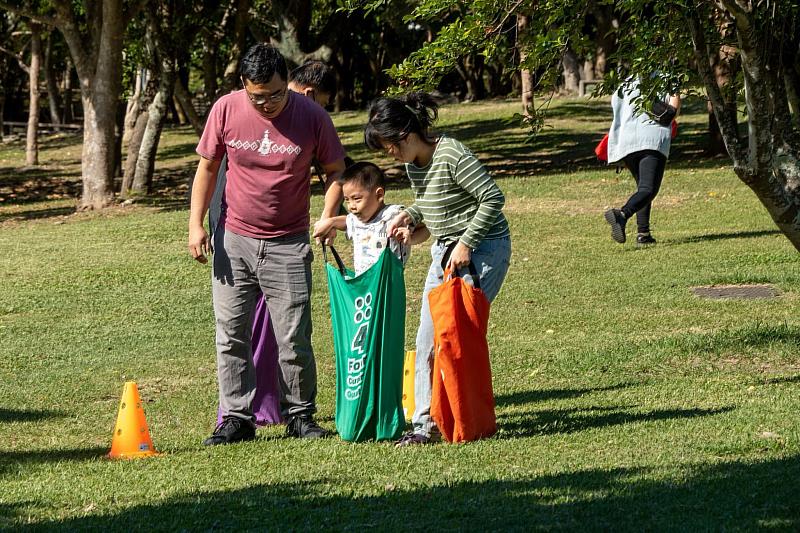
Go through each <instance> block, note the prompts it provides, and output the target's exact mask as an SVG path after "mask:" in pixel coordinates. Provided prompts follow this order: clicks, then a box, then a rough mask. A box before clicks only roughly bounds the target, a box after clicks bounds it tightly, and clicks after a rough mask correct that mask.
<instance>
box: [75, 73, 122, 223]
mask: <svg viewBox="0 0 800 533" xmlns="http://www.w3.org/2000/svg"><path fill="white" fill-rule="evenodd" d="M81 93H82V96H81V100H82V102H83V154H82V156H81V157H82V160H81V174H82V176H83V196H82V198H81V206H80V208H81V209H101V208H103V207H107V206H108V205H109V204H111V202H112V201H113V200H114V129H115V127H116V124H115V120H114V119H115V113H114V111H115V109H116V104H117V98H116V97H117V94H119V91H118V90H115V91H114V92H113V93H111V92H110V91H109V93H107V92H105V91H102V92H101V91H99V90H98V91H94V90H92V89H90V88H88V87H87V88H83V89H82V90H81Z"/></svg>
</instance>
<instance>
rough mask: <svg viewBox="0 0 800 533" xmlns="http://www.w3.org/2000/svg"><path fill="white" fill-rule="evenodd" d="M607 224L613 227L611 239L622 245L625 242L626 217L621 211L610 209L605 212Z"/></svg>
mask: <svg viewBox="0 0 800 533" xmlns="http://www.w3.org/2000/svg"><path fill="white" fill-rule="evenodd" d="M604 216H605V218H606V222H608V223H609V224H610V225H611V238H612V239H614V240H615V241H617V242H618V243H620V244H622V243H623V242H625V222H627V221H626V220H625V215H624V214H623V213H622V211H620V210H619V209H609V210H608V211H606V212H605V215H604Z"/></svg>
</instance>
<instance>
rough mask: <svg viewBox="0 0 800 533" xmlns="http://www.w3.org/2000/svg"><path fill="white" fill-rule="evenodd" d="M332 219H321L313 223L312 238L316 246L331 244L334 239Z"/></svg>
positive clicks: (334, 232)
mask: <svg viewBox="0 0 800 533" xmlns="http://www.w3.org/2000/svg"><path fill="white" fill-rule="evenodd" d="M333 224H334V219H333V218H322V219H320V220H317V221H316V222H315V223H314V234H313V237H314V239H315V240H316V241H317V244H322V243H325V244H333V240H334V239H335V238H336V228H334V227H333Z"/></svg>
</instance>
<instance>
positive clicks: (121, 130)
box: [114, 100, 125, 178]
mask: <svg viewBox="0 0 800 533" xmlns="http://www.w3.org/2000/svg"><path fill="white" fill-rule="evenodd" d="M124 134H125V102H124V101H123V100H117V112H116V114H115V117H114V178H119V177H122V137H123V135H124Z"/></svg>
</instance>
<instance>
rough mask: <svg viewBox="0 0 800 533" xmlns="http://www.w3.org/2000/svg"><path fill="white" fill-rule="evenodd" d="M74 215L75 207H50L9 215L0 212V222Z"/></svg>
mask: <svg viewBox="0 0 800 533" xmlns="http://www.w3.org/2000/svg"><path fill="white" fill-rule="evenodd" d="M73 213H75V207H74V206H69V207H52V208H50V209H29V210H27V211H16V212H13V213H11V212H9V213H2V212H0V222H6V221H8V220H37V219H42V218H53V217H63V216H67V215H71V214H73Z"/></svg>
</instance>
